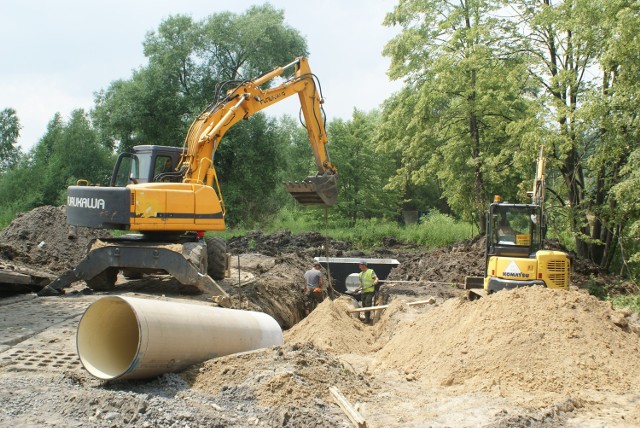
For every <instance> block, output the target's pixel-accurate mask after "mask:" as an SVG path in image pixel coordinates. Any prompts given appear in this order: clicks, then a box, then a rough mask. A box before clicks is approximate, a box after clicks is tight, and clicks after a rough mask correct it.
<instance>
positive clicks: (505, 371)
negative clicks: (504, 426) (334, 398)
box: [375, 287, 640, 395]
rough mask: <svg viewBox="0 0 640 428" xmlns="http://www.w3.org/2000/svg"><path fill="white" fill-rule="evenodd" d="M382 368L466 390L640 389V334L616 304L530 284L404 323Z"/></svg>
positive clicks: (382, 355) (383, 354)
mask: <svg viewBox="0 0 640 428" xmlns="http://www.w3.org/2000/svg"><path fill="white" fill-rule="evenodd" d="M375 365H376V367H377V368H395V369H398V370H401V371H403V372H405V373H407V372H410V373H413V374H414V375H415V377H416V378H418V379H420V380H424V381H427V382H429V383H431V384H432V386H452V385H453V386H459V387H461V390H462V391H464V392H471V391H487V392H488V391H497V392H498V393H500V394H502V395H509V391H510V390H521V391H525V392H555V393H561V394H570V395H571V394H578V393H580V392H584V393H587V391H589V390H592V391H595V390H598V391H611V392H615V393H625V392H628V391H630V390H631V391H640V338H639V337H638V335H637V334H635V333H634V332H632V331H631V330H630V328H629V326H628V325H627V323H626V319H625V317H624V316H623V315H622V314H620V313H618V312H615V311H613V310H612V309H611V307H610V304H609V303H606V302H602V301H599V300H597V299H596V298H594V297H592V296H588V295H586V294H584V293H580V292H577V291H569V292H554V291H552V290H548V289H544V288H541V287H530V288H523V289H519V290H514V291H509V292H499V293H496V294H495V295H492V296H490V297H487V298H484V299H481V300H479V301H476V302H465V301H463V300H458V299H452V300H449V301H447V302H445V303H444V304H443V305H442V306H440V307H438V308H434V309H433V310H431V311H428V312H427V313H425V314H423V315H422V316H420V317H418V318H416V319H415V321H413V322H412V323H411V324H410V325H406V326H404V327H403V328H401V329H399V330H398V331H397V332H396V334H395V335H394V336H393V338H392V339H391V340H390V341H389V342H388V343H387V344H386V345H385V346H384V347H383V349H382V350H381V351H380V352H378V354H377V355H376V363H375Z"/></svg>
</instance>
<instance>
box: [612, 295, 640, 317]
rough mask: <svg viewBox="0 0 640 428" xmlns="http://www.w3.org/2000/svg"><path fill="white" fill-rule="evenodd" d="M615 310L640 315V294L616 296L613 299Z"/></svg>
mask: <svg viewBox="0 0 640 428" xmlns="http://www.w3.org/2000/svg"><path fill="white" fill-rule="evenodd" d="M611 303H612V304H613V307H614V308H615V309H629V310H631V311H633V312H636V313H639V314H640V293H639V294H628V295H625V296H616V297H614V298H612V299H611Z"/></svg>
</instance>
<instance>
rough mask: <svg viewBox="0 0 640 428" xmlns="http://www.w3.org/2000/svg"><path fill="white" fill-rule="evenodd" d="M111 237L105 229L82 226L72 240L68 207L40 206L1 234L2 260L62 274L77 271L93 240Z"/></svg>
mask: <svg viewBox="0 0 640 428" xmlns="http://www.w3.org/2000/svg"><path fill="white" fill-rule="evenodd" d="M108 236H109V233H108V232H107V231H105V230H101V229H89V228H85V227H78V228H77V233H76V235H75V237H74V238H70V237H69V229H68V227H67V216H66V214H65V208H64V206H62V207H53V206H43V207H38V208H35V209H33V210H31V211H29V212H26V213H22V214H19V215H18V216H17V217H16V218H15V219H14V220H13V221H12V222H11V224H9V226H7V227H6V228H5V229H3V230H2V231H0V260H3V261H4V262H5V264H6V263H7V262H9V263H12V264H15V265H18V266H30V267H31V268H37V269H40V270H46V271H50V272H52V273H54V274H61V273H63V272H64V271H66V270H68V269H73V268H75V266H76V265H77V264H78V262H79V261H80V260H81V259H82V257H84V253H85V251H86V247H87V244H88V243H89V241H90V240H91V239H93V238H98V237H108Z"/></svg>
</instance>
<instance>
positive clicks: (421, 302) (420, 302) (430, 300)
mask: <svg viewBox="0 0 640 428" xmlns="http://www.w3.org/2000/svg"><path fill="white" fill-rule="evenodd" d="M435 302H436V299H434V298H433V297H429V298H428V299H427V300H417V301H415V302H409V303H407V305H408V306H414V305H433V304H434V303H435ZM388 307H389V305H379V306H369V307H368V308H356V309H351V310H350V311H349V312H351V313H355V312H369V311H378V310H381V309H387V308H388Z"/></svg>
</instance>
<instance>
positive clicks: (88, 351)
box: [76, 297, 140, 379]
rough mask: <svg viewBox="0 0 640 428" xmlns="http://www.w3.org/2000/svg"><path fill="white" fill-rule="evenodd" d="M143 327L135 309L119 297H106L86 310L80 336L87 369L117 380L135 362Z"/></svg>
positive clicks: (80, 350)
mask: <svg viewBox="0 0 640 428" xmlns="http://www.w3.org/2000/svg"><path fill="white" fill-rule="evenodd" d="M139 343H140V328H139V325H138V320H137V318H136V315H135V312H134V310H133V308H132V307H131V306H130V305H129V304H128V303H127V302H126V301H124V300H123V299H121V298H119V297H105V298H102V299H100V300H98V301H96V302H95V303H93V304H92V305H91V306H89V308H88V309H87V310H86V312H85V313H84V315H83V316H82V319H81V320H80V324H79V325H78V333H77V336H76V344H77V348H78V355H79V356H80V361H81V362H82V365H83V366H84V368H85V369H86V370H87V371H88V372H89V373H91V374H92V375H93V376H95V377H97V378H100V379H114V378H116V377H118V376H120V375H122V374H123V373H125V372H126V371H127V370H128V369H129V367H131V365H132V364H133V362H134V358H135V356H136V353H137V351H138V346H139Z"/></svg>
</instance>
